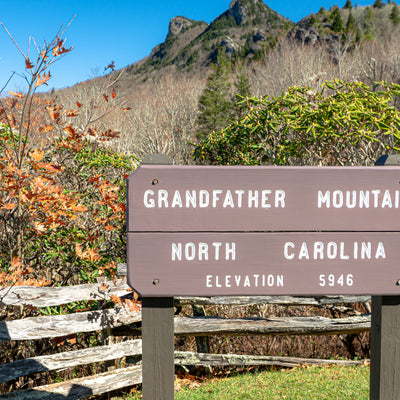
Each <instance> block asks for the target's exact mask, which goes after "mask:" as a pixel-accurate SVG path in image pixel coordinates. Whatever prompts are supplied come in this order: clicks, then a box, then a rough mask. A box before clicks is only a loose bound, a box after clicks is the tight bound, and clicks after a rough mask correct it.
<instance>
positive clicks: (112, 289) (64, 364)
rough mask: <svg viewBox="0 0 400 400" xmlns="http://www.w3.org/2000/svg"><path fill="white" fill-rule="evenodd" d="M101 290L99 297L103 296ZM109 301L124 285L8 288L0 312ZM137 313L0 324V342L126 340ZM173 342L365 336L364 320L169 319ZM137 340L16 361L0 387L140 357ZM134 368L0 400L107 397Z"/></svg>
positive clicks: (182, 355) (191, 361) (223, 359)
mask: <svg viewBox="0 0 400 400" xmlns="http://www.w3.org/2000/svg"><path fill="white" fill-rule="evenodd" d="M105 288H106V289H105ZM111 295H116V296H129V295H131V293H130V289H129V287H128V285H127V284H126V282H125V280H124V279H119V280H117V281H116V282H111V281H109V282H102V283H99V284H90V285H78V286H72V287H57V288H35V287H13V288H11V289H9V288H6V289H3V290H0V301H1V304H2V305H3V306H22V305H30V306H32V307H44V306H56V305H62V304H67V303H70V302H76V301H82V300H104V301H107V300H109V298H110V296H111ZM369 300H370V298H369V297H368V296H335V297H313V298H305V297H291V296H284V297H273V296H265V297H260V296H255V297H214V298H203V297H202V298H183V297H180V298H176V299H175V303H176V305H177V306H178V305H182V304H191V305H230V306H237V305H251V304H285V305H326V304H343V303H354V302H363V303H365V302H368V301H369ZM140 322H141V312H140V311H131V310H129V309H125V308H123V307H114V308H110V309H104V310H101V309H100V310H94V311H85V312H79V313H74V314H66V315H50V316H41V317H31V318H25V319H22V320H12V321H2V322H0V341H2V342H7V341H10V340H16V341H25V340H40V339H45V338H55V337H60V336H66V335H70V334H74V333H82V332H95V331H99V330H103V329H104V330H105V329H112V332H113V334H119V335H121V334H123V335H126V336H129V335H132V334H133V333H134V334H137V333H140ZM174 324H175V335H177V336H210V335H302V334H307V335H309V334H317V335H326V334H329V335H331V334H346V333H349V334H350V333H360V332H366V331H369V330H370V316H369V314H368V315H359V316H354V317H348V318H342V319H329V318H322V317H315V316H314V317H295V318H294V317H279V318H278V317H271V318H264V319H262V318H236V319H227V318H219V317H180V316H177V317H175V319H174ZM141 352H142V342H141V340H140V339H136V340H126V341H123V342H121V343H116V344H112V345H108V346H97V347H93V348H87V349H82V350H76V351H70V352H64V353H57V354H51V355H45V356H38V357H33V358H29V359H25V360H18V361H15V362H13V363H9V364H3V365H0V383H2V382H7V381H9V380H11V379H15V378H18V377H23V376H26V375H29V374H32V373H39V372H46V371H58V370H63V369H66V368H73V367H76V366H78V365H85V364H92V363H99V362H105V361H110V360H115V359H122V358H125V357H140V356H141ZM333 362H335V363H338V364H343V363H349V362H346V361H332V360H310V359H302V358H290V357H271V356H243V355H234V354H226V355H221V354H198V353H190V352H175V363H176V364H178V365H218V366H222V365H279V366H285V367H287V366H294V365H299V364H302V363H313V364H326V363H333ZM141 374H142V370H141V365H140V363H139V364H138V365H129V366H127V367H124V368H118V369H115V370H113V371H109V372H105V373H102V374H98V375H94V376H90V377H84V378H78V379H73V380H70V381H67V382H61V383H54V384H50V385H45V386H40V387H36V388H33V389H28V390H18V391H15V392H11V393H7V394H3V395H0V398H1V399H39V398H40V399H79V398H84V397H87V396H90V395H96V394H101V393H106V392H110V391H114V390H118V389H122V388H124V387H128V386H131V385H134V384H138V383H140V382H141V379H142V375H141Z"/></svg>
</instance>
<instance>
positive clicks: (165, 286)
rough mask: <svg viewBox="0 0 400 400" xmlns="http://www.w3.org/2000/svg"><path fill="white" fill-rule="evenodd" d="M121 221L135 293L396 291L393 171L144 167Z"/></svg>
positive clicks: (397, 215)
mask: <svg viewBox="0 0 400 400" xmlns="http://www.w3.org/2000/svg"><path fill="white" fill-rule="evenodd" d="M127 226H128V282H129V284H130V285H131V286H132V287H133V288H135V290H137V291H138V292H139V293H141V294H142V295H143V296H150V297H157V296H183V295H184V296H215V295H333V294H369V295H398V294H400V285H399V284H400V268H399V265H398V260H399V259H400V246H399V243H400V168H399V167H385V168H372V167H332V168H331V167H260V166H257V167H236V166H230V167H215V166H184V167H183V166H159V165H144V166H140V167H139V168H138V169H137V170H136V171H135V172H134V173H133V174H132V175H131V176H130V177H129V179H128V225H127Z"/></svg>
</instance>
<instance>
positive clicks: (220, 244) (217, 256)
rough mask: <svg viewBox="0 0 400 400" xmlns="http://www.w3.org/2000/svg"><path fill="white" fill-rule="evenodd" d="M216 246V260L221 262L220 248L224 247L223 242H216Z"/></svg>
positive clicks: (214, 244)
mask: <svg viewBox="0 0 400 400" xmlns="http://www.w3.org/2000/svg"><path fill="white" fill-rule="evenodd" d="M212 245H213V246H214V251H215V260H216V261H218V260H219V248H220V247H221V246H222V243H221V242H214V243H213V244H212Z"/></svg>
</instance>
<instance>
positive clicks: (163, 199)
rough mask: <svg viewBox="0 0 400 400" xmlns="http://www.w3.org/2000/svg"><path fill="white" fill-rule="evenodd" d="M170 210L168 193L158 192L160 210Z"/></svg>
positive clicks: (164, 191) (165, 191)
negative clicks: (163, 208)
mask: <svg viewBox="0 0 400 400" xmlns="http://www.w3.org/2000/svg"><path fill="white" fill-rule="evenodd" d="M163 203H164V207H165V208H168V191H167V190H159V191H158V208H161V207H162V206H163Z"/></svg>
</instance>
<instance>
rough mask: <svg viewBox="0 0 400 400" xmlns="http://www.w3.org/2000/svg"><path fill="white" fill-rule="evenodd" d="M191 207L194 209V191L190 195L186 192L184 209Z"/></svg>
mask: <svg viewBox="0 0 400 400" xmlns="http://www.w3.org/2000/svg"><path fill="white" fill-rule="evenodd" d="M190 206H192V207H193V208H196V191H195V190H192V193H190V191H189V190H186V208H189V207H190Z"/></svg>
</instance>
